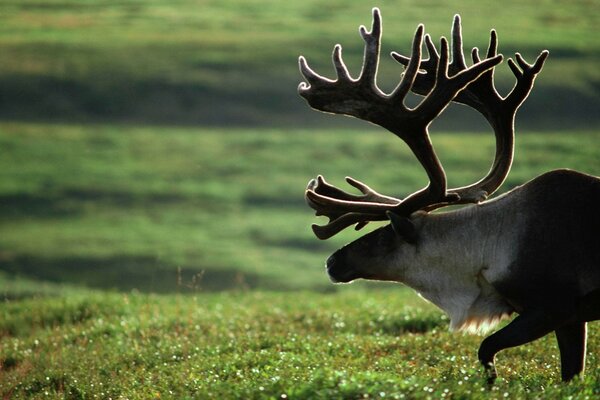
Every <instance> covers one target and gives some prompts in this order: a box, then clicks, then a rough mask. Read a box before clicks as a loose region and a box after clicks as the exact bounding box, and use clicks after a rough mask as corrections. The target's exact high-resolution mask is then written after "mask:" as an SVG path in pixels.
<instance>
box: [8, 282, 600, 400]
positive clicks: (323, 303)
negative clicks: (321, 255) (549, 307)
mask: <svg viewBox="0 0 600 400" xmlns="http://www.w3.org/2000/svg"><path fill="white" fill-rule="evenodd" d="M0 313H2V319H1V320H0V335H1V337H2V341H1V342H0V363H1V364H0V365H2V378H1V379H0V394H3V395H4V396H5V397H9V398H34V399H35V398H69V399H84V398H85V399H87V398H89V399H93V398H113V399H119V398H127V399H149V398H179V399H184V398H199V399H205V398H206V399H208V398H245V399H276V398H277V399H281V398H284V399H285V398H290V399H342V398H344V399H359V398H392V399H402V398H423V399H425V398H475V399H477V398H481V399H484V398H485V399H488V398H491V399H503V398H507V397H508V398H568V397H570V398H574V399H585V398H588V399H592V398H595V397H597V396H598V394H600V367H599V365H598V362H599V358H598V353H597V352H596V351H595V350H594V349H597V348H598V346H599V345H600V331H599V330H598V325H597V324H596V325H591V326H590V329H589V341H588V346H589V349H590V350H589V351H588V360H587V362H588V364H587V365H588V367H587V368H588V369H587V371H588V372H587V375H586V377H585V379H584V380H581V381H575V382H572V383H570V384H561V383H559V382H558V381H559V377H560V371H559V367H558V365H559V359H558V349H557V345H556V343H555V340H554V339H553V338H552V337H551V336H548V337H546V338H544V339H542V340H539V341H536V342H534V343H532V344H528V345H526V346H522V347H519V348H516V349H510V350H506V351H504V352H502V353H500V355H499V356H498V368H499V374H500V377H501V378H500V379H499V380H498V382H497V384H496V385H494V386H493V387H492V388H489V387H488V386H487V385H486V384H485V383H484V382H485V380H484V377H483V374H482V372H481V370H480V368H479V366H478V365H477V360H476V349H477V346H478V344H479V342H480V341H481V337H477V336H465V335H460V334H458V335H457V334H451V333H449V332H447V324H448V321H447V319H446V318H445V317H444V316H443V315H442V314H441V313H440V312H439V311H437V310H436V309H434V308H432V306H430V305H429V304H427V303H425V302H423V301H422V300H421V299H419V298H417V297H416V296H415V295H414V294H413V293H412V292H411V291H408V290H405V289H402V288H398V289H396V290H394V292H391V291H390V290H377V291H368V292H365V291H361V290H353V291H344V292H343V293H338V294H320V295H318V294H315V293H311V292H295V293H294V294H293V295H289V294H286V293H272V292H237V293H235V292H228V293H220V294H197V295H194V296H183V295H175V296H173V295H171V296H157V295H143V294H135V293H133V294H121V295H119V294H108V293H96V292H87V293H85V294H82V293H78V292H69V291H66V292H63V295H62V296H58V297H50V298H34V299H29V300H21V301H18V302H8V303H4V304H2V305H1V308H0Z"/></svg>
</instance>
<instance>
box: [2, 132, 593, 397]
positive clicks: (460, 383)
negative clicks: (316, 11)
mask: <svg viewBox="0 0 600 400" xmlns="http://www.w3.org/2000/svg"><path fill="white" fill-rule="evenodd" d="M433 139H434V142H435V145H436V148H437V150H438V152H439V155H440V157H441V159H442V161H443V162H444V164H445V166H446V169H447V171H448V175H449V179H450V184H451V185H452V186H457V185H462V184H466V183H468V182H470V181H472V180H474V179H476V178H477V177H480V176H481V175H482V174H483V173H484V172H485V171H486V170H487V168H488V167H489V164H490V162H491V158H492V156H493V153H494V149H493V138H492V137H491V134H490V133H487V134H461V135H456V134H452V135H451V134H435V135H434V138H433ZM599 146H600V137H599V134H598V132H594V131H588V132H573V133H571V134H565V133H562V132H545V133H534V132H530V133H521V134H519V136H518V141H517V152H516V161H515V165H514V168H513V171H512V173H511V175H510V177H509V179H508V181H507V182H506V184H505V186H504V188H503V189H502V190H501V191H505V190H508V189H509V188H511V187H513V186H515V185H518V184H521V183H523V182H524V181H527V180H529V179H531V178H533V177H534V176H536V175H538V174H539V173H542V172H544V171H547V170H549V169H553V168H560V167H571V168H574V169H578V170H582V171H586V172H588V173H592V174H596V175H599V174H600V163H599V162H598V157H597V154H598V152H599V150H600V148H599ZM0 148H1V149H2V157H0V293H1V295H2V298H3V301H2V302H1V303H0V396H2V397H3V398H16V399H18V398H33V399H37V398H68V399H94V398H113V399H119V398H120V399H125V398H127V399H148V398H182V399H184V398H190V399H191V398H200V399H203V398H248V399H275V398H279V399H281V398H294V399H335V398H498V399H500V398H506V397H509V398H540V397H547V398H567V397H569V396H571V397H572V398H580V399H585V398H590V399H591V398H594V397H597V396H598V394H600V383H599V382H600V375H599V374H600V368H599V366H598V361H599V360H598V356H597V352H596V349H598V345H599V344H600V343H599V342H600V336H599V334H600V332H599V331H598V324H590V328H589V343H588V346H589V351H588V370H587V371H588V372H587V375H586V377H585V379H584V380H582V381H576V382H573V383H570V384H566V385H565V384H560V383H559V382H558V381H559V376H560V371H559V358H558V350H557V346H556V343H555V341H554V339H553V338H552V337H551V336H549V337H546V338H544V339H542V340H540V341H537V342H535V343H532V344H530V345H527V346H523V347H519V348H516V349H511V350H507V351H504V352H502V353H501V354H500V356H499V358H498V364H499V365H498V367H499V373H500V376H501V379H500V380H499V381H498V383H497V384H496V385H495V386H494V387H493V388H491V389H490V388H488V387H487V386H485V385H484V378H483V376H482V374H481V371H480V368H479V366H478V365H477V360H476V349H477V346H478V344H479V342H480V341H481V337H478V336H464V335H460V334H451V333H449V332H447V326H448V321H447V318H446V317H445V316H444V315H443V314H442V313H441V312H440V311H439V310H437V309H435V308H434V307H433V306H431V305H430V304H428V303H426V302H424V301H423V300H421V299H420V298H418V297H417V296H416V295H415V294H414V293H413V292H412V291H410V290H407V289H403V288H402V287H401V286H398V285H391V284H371V285H367V284H364V283H363V284H353V285H350V286H333V285H331V284H329V283H328V282H327V278H326V276H325V274H324V272H323V267H322V265H323V261H324V259H325V258H326V257H327V255H328V254H329V253H330V252H332V251H333V250H334V249H335V248H337V247H338V246H340V245H341V244H342V243H344V242H346V241H348V240H352V239H353V238H356V237H357V234H356V233H354V232H344V233H343V234H342V235H340V237H336V238H334V239H332V240H331V241H327V242H321V241H318V240H317V239H315V238H314V237H313V236H312V233H311V232H310V229H309V226H310V224H311V223H312V222H315V221H317V220H316V219H315V217H314V216H312V213H311V212H310V210H309V209H308V208H307V207H306V206H305V205H304V202H303V199H302V195H303V188H304V186H305V184H306V182H307V180H308V179H309V178H310V177H314V176H315V175H317V174H318V173H323V174H324V175H325V176H327V177H328V179H330V181H332V182H334V183H336V184H342V183H343V182H342V177H343V176H344V175H352V176H355V177H357V178H359V179H362V180H365V181H367V182H369V183H370V184H372V185H373V186H374V187H376V188H378V189H379V190H381V192H384V193H393V194H399V195H402V194H405V193H407V192H409V191H413V190H415V189H418V188H420V187H421V186H423V185H424V183H425V179H426V178H425V175H424V173H423V172H422V171H421V169H420V168H419V167H418V166H417V165H416V163H415V162H414V160H413V157H412V156H411V155H410V154H409V153H408V151H407V149H406V146H404V145H403V144H402V143H400V142H399V141H398V140H397V139H396V138H394V137H393V136H392V135H389V134H387V133H385V132H381V131H370V130H368V129H367V130H365V131H351V130H350V131H347V130H345V131H331V130H310V131H309V130H286V131H283V130H276V129H272V130H251V129H244V130H226V129H208V128H181V127H180V128H173V127H134V126H127V125H77V124H55V125H51V124H34V123H2V124H0ZM465 153H468V154H465ZM224 289H227V290H224ZM251 289H252V290H251Z"/></svg>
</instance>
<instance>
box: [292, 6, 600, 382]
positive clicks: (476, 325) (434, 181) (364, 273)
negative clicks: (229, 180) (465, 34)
mask: <svg viewBox="0 0 600 400" xmlns="http://www.w3.org/2000/svg"><path fill="white" fill-rule="evenodd" d="M461 29H462V28H461V20H460V17H459V16H458V15H456V16H455V17H454V23H453V26H452V32H451V38H452V41H451V44H450V46H449V44H448V42H447V40H446V39H445V38H443V37H442V38H441V42H440V51H439V53H438V50H437V48H436V46H435V45H434V43H433V41H432V40H431V37H430V36H429V35H424V26H423V25H419V26H418V27H417V30H416V33H415V35H414V39H413V42H412V53H411V55H410V57H406V56H403V55H400V54H398V53H395V52H393V53H392V54H391V55H392V57H393V58H394V59H395V60H396V61H398V62H399V63H400V64H402V65H403V66H404V67H405V72H404V74H403V76H402V78H401V81H400V83H399V84H398V86H397V87H396V88H395V89H394V90H393V92H392V93H390V94H386V93H384V92H382V91H381V90H380V89H379V88H378V87H377V84H376V75H377V66H378V62H379V51H380V40H381V30H382V25H381V16H380V12H379V10H378V9H376V8H375V9H373V23H372V28H371V31H370V32H369V31H367V29H366V28H365V27H364V26H361V27H360V34H361V36H362V38H363V39H364V42H365V49H364V60H363V65H362V70H361V72H360V76H359V77H358V78H357V79H353V78H352V77H351V76H350V74H349V72H348V70H347V68H346V66H345V64H344V62H343V60H342V48H341V46H340V45H336V46H335V48H334V51H333V56H332V58H333V64H334V67H335V70H336V72H337V79H335V80H330V79H327V78H325V77H322V76H320V75H318V74H317V73H315V72H314V71H313V70H312V69H310V67H309V66H308V64H307V62H306V60H305V58H304V57H302V56H301V57H300V58H299V64H300V71H301V73H302V75H303V76H304V78H305V80H306V82H302V83H300V86H299V87H298V91H299V94H300V95H301V96H302V97H304V98H305V99H306V100H307V102H308V103H309V105H310V106H311V107H312V108H314V109H316V110H319V111H324V112H328V113H334V114H345V115H349V116H353V117H356V118H359V119H363V120H366V121H369V122H371V123H374V124H376V125H380V126H381V127H384V128H386V129H388V130H389V131H391V132H392V133H393V134H395V135H396V136H398V137H399V138H400V139H402V140H403V141H404V142H405V143H406V144H407V145H408V147H409V148H410V149H411V150H412V152H413V153H414V155H415V157H416V158H417V160H418V161H419V162H420V163H421V165H422V166H423V168H424V169H425V171H426V173H427V176H428V178H429V184H428V185H427V186H426V187H425V188H423V189H421V190H419V191H417V192H415V193H413V194H411V195H409V196H407V197H405V198H404V199H397V198H394V197H389V196H385V195H382V194H379V193H378V192H376V191H375V190H373V189H371V188H370V187H368V186H367V185H366V184H364V183H362V182H360V181H357V180H355V179H353V178H350V177H347V178H346V180H347V182H348V183H349V184H350V185H351V186H353V187H354V188H356V189H358V190H359V191H360V192H361V193H362V194H360V195H357V194H351V193H348V192H346V191H344V190H341V189H339V188H337V187H335V186H333V185H330V184H329V183H327V182H326V181H325V180H324V179H323V177H322V176H319V177H318V178H317V179H316V180H311V181H310V182H309V184H308V187H307V189H306V192H305V198H306V201H307V203H308V205H309V206H310V207H312V208H313V209H314V210H316V214H317V215H322V216H327V217H328V218H329V223H327V224H326V225H323V226H318V225H313V231H314V233H315V235H316V236H317V237H318V238H319V239H327V238H329V237H331V236H333V235H335V234H336V233H338V232H340V231H341V230H343V229H344V228H346V227H349V226H352V225H356V230H359V229H361V228H362V227H364V226H365V225H366V224H367V223H368V222H370V221H389V222H390V224H388V225H386V226H383V227H381V228H378V229H376V230H374V231H372V232H370V233H368V234H366V235H364V236H362V237H361V238H359V239H357V240H355V241H354V242H352V243H350V244H348V245H346V246H345V247H343V248H341V249H340V250H338V251H336V252H335V253H334V254H333V255H332V256H331V257H329V259H328V260H327V272H328V274H329V277H330V279H331V280H332V281H333V282H334V283H337V282H350V281H353V280H355V279H359V278H362V279H372V280H383V281H395V282H402V283H404V284H406V285H408V286H410V287H412V288H413V289H415V290H416V291H417V292H418V293H419V294H420V295H421V296H422V297H424V298H425V299H428V300H429V301H431V302H432V303H433V304H435V305H437V306H438V307H439V308H441V309H442V310H443V311H444V312H446V313H447V314H448V316H449V317H450V329H451V330H463V331H483V330H486V329H490V328H492V327H493V326H494V325H495V324H496V323H497V322H498V321H500V320H502V319H503V318H507V317H509V316H510V315H511V314H513V313H517V314H518V316H517V317H515V318H514V319H513V320H512V321H511V322H510V323H509V324H508V325H506V326H505V327H504V328H502V329H500V330H498V331H497V332H495V333H494V334H492V335H491V336H489V337H487V338H485V339H484V340H483V342H482V343H481V346H480V348H479V352H478V357H479V361H480V362H481V364H483V367H484V368H485V371H486V376H487V379H488V382H489V383H493V382H494V380H495V379H496V377H497V373H496V368H495V365H494V358H495V355H496V353H498V352H499V351H501V350H503V349H506V348H510V347H514V346H520V345H523V344H525V343H528V342H531V341H533V340H536V339H538V338H541V337H542V336H545V335H546V334H548V333H550V332H552V331H554V332H555V335H556V339H557V341H558V346H559V349H560V355H561V377H562V379H563V380H564V381H568V380H570V379H572V378H573V377H575V376H576V375H578V374H583V371H584V366H585V352H586V324H587V322H589V321H593V320H598V319H600V241H599V236H598V229H599V227H600V207H599V205H600V178H598V177H595V176H590V175H586V174H583V173H580V172H575V171H571V170H566V169H563V170H555V171H551V172H547V173H545V174H543V175H541V176H539V177H537V178H535V179H533V180H531V181H530V182H528V183H526V184H524V185H522V186H520V187H517V188H515V189H513V190H512V191H510V192H508V193H505V194H504V195H501V196H499V197H496V198H494V199H491V200H487V198H488V197H489V196H490V195H492V194H493V193H494V192H495V191H496V190H497V189H498V187H500V185H501V184H502V183H503V182H504V180H505V179H506V176H507V175H508V172H509V170H510V168H511V164H512V161H513V149H514V121H515V114H516V111H517V109H518V108H519V106H520V105H521V104H522V103H523V101H524V100H525V98H526V97H527V96H528V94H529V92H530V91H531V89H532V87H533V84H534V80H535V78H536V76H537V75H538V74H539V73H540V71H541V70H542V67H543V65H544V62H545V61H546V58H547V57H548V51H546V50H544V51H542V52H541V53H540V55H539V56H538V57H537V59H536V61H535V62H534V63H533V64H528V63H527V62H526V61H525V60H524V59H523V57H522V56H521V55H520V54H519V53H516V55H515V60H516V62H515V61H513V60H512V59H509V60H508V65H509V67H510V69H511V71H512V73H513V74H514V75H515V77H516V84H515V85H514V87H513V89H512V90H511V92H510V93H509V94H508V95H507V96H505V97H502V96H500V95H499V94H498V92H497V91H496V89H495V87H494V68H495V67H496V66H497V65H498V64H500V63H501V61H502V55H499V54H497V45H498V39H497V35H496V32H495V31H494V30H492V31H491V35H490V41H489V47H488V50H487V54H486V57H485V58H484V59H483V60H482V59H480V56H479V52H478V49H477V48H474V49H473V51H472V54H471V56H472V60H473V65H471V66H469V67H468V66H467V64H466V62H465V57H464V53H463V45H462V32H461ZM423 40H424V41H425V46H426V48H427V52H428V53H429V58H427V59H423V58H422V55H421V50H422V43H423ZM449 47H450V49H449ZM450 56H451V58H452V60H451V61H450ZM410 91H412V92H414V93H416V94H418V95H421V96H424V98H423V100H422V101H421V102H420V103H419V104H418V105H417V106H416V107H414V108H409V107H407V106H406V105H405V103H404V100H405V98H406V96H407V94H408V93H409V92H410ZM452 101H454V102H457V103H462V104H464V105H467V106H470V107H472V108H474V109H475V110H477V111H478V112H479V113H481V114H482V115H483V117H484V118H485V119H486V120H487V121H488V122H489V124H490V126H491V127H492V129H493V131H494V134H495V138H496V154H495V158H494V161H493V164H492V166H491V169H490V170H489V172H488V173H487V175H486V176H485V177H484V178H482V179H481V180H479V181H478V182H476V183H473V184H470V185H468V186H464V187H459V188H450V189H448V188H447V184H446V174H445V172H444V169H443V167H442V165H441V164H440V161H439V160H438V157H437V156H436V153H435V151H434V148H433V146H432V143H431V140H430V137H429V132H428V127H429V125H430V123H431V122H432V121H433V120H434V119H435V118H436V117H437V116H438V115H439V114H440V113H441V112H442V111H443V110H444V109H445V108H446V106H447V105H448V104H449V103H450V102H452ZM461 204H470V205H469V206H465V207H462V208H456V207H453V209H452V210H451V211H446V212H438V213H431V211H433V210H436V209H439V208H442V207H445V206H449V205H461Z"/></svg>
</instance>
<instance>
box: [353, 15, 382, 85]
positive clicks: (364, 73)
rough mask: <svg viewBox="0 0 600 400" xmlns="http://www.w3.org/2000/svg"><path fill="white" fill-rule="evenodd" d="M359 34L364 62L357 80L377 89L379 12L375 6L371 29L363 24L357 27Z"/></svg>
mask: <svg viewBox="0 0 600 400" xmlns="http://www.w3.org/2000/svg"><path fill="white" fill-rule="evenodd" d="M358 30H359V32H360V35H361V36H362V38H363V40H364V41H365V50H364V62H363V66H362V70H361V73H360V78H359V81H361V82H362V83H363V84H365V85H369V86H370V87H371V88H372V89H377V86H376V79H377V68H378V66H379V50H380V46H381V32H382V29H381V12H380V11H379V9H378V8H377V7H374V8H373V22H372V24H371V31H370V32H368V31H367V28H366V27H365V26H364V25H361V26H360V28H358Z"/></svg>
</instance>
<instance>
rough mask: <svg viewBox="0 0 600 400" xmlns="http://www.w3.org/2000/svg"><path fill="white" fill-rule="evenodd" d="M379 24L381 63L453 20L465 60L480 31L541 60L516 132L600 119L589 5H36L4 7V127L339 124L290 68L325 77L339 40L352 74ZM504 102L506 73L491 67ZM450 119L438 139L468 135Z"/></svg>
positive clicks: (597, 15)
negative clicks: (301, 64)
mask: <svg viewBox="0 0 600 400" xmlns="http://www.w3.org/2000/svg"><path fill="white" fill-rule="evenodd" d="M373 5H378V6H380V7H381V9H382V13H383V17H384V28H385V32H384V38H383V40H384V42H383V47H384V52H383V54H386V53H388V52H389V50H392V49H393V50H399V51H403V52H406V51H407V50H408V48H409V46H410V40H411V37H412V32H413V31H414V29H415V27H416V25H417V24H418V23H419V22H423V23H425V24H426V28H427V31H428V32H430V33H431V34H432V35H433V37H439V36H440V35H448V34H449V28H450V24H451V21H452V16H453V15H454V14H455V13H460V14H461V15H462V17H463V24H464V35H465V40H466V47H467V49H469V48H471V47H472V46H478V47H480V48H481V49H484V48H485V47H486V46H487V40H488V36H489V30H490V28H496V29H497V31H498V33H499V37H500V52H502V53H503V54H505V55H506V56H512V54H513V53H514V52H515V51H520V52H521V53H522V54H523V55H524V56H525V58H526V59H528V60H533V58H534V57H535V56H536V55H537V54H538V53H539V52H540V51H541V50H542V49H549V50H550V53H551V57H550V59H549V60H548V63H547V66H546V67H545V71H544V72H543V74H542V75H541V77H540V78H539V79H538V82H537V87H536V89H535V90H534V93H533V95H532V97H531V99H530V100H529V101H528V103H527V104H526V105H525V110H526V111H525V110H524V111H523V112H522V113H521V116H520V119H519V123H520V124H521V125H522V126H523V127H528V128H532V129H546V128H553V129H556V128H568V129H573V128H587V129H590V128H594V127H596V126H598V124H599V122H600V115H599V114H598V112H597V109H598V106H599V104H600V101H599V100H600V98H599V96H600V95H599V94H598V93H599V91H598V87H599V83H600V72H599V71H600V69H599V68H598V65H599V57H600V52H599V50H600V44H599V43H600V42H599V41H598V40H596V37H595V35H594V34H593V33H594V32H595V31H596V29H597V26H598V25H600V12H599V11H600V10H599V6H598V4H597V3H596V2H590V1H587V0H578V1H570V2H559V1H548V2H544V5H543V6H540V5H538V4H537V3H530V2H522V1H517V0H509V1H506V2H503V3H502V6H501V7H500V6H498V3H497V2H496V1H492V0H484V1H475V0H472V1H471V0H469V1H462V2H460V5H458V4H452V3H443V4H437V3H433V2H428V1H414V0H411V1H407V2H403V3H402V5H399V4H398V5H392V4H388V3H384V4H377V3H373V4H368V5H367V4H365V3H364V2H362V1H356V0H354V1H329V2H327V3H326V4H323V2H320V1H316V0H306V1H302V2H282V1H274V0H270V1H257V0H253V1H241V0H222V1H200V2H198V1H194V0H179V1H167V0H152V1H135V0H129V1H121V2H114V1H109V0H88V1H52V0H46V1H41V2H40V1H37V0H35V1H34V0H23V1H19V2H9V1H2V2H0V54H1V59H2V62H0V87H1V88H2V90H1V91H0V118H2V119H4V120H32V119H35V120H44V121H48V120H51V121H80V122H82V121H86V122H89V121H97V122H98V121H128V122H143V123H162V124H173V123H176V124H203V125H207V124H208V125H236V126H248V125H254V126H256V125H271V126H272V125H277V126H295V127H303V126H313V125H320V126H323V125H327V126H332V125H333V126H345V125H347V121H346V120H344V119H342V118H337V119H331V118H323V117H321V116H319V115H317V114H316V113H313V112H311V111H309V110H308V107H306V105H305V104H304V102H303V101H302V100H301V99H299V98H298V96H297V95H296V86H297V85H298V82H299V81H300V76H299V73H298V71H297V61H296V60H297V57H298V55H299V54H304V55H306V56H307V57H308V59H309V60H310V62H311V65H313V66H314V67H315V69H317V70H319V71H322V72H323V73H324V74H328V73H331V71H332V68H331V62H330V53H331V49H332V48H333V45H334V44H335V43H342V44H343V46H344V54H345V57H346V59H347V60H348V64H349V65H350V66H351V68H353V69H354V70H355V71H356V70H357V68H358V66H359V64H360V58H361V54H362V48H361V46H362V41H361V39H360V37H359V36H358V34H357V28H358V26H359V25H361V24H366V25H368V24H370V9H371V7H372V6H373ZM497 70H498V74H497V75H498V80H499V86H500V87H501V88H502V91H503V92H506V90H508V88H509V87H510V86H511V85H512V76H511V74H510V72H509V68H508V67H507V65H506V64H503V65H501V66H499V67H498V68H497ZM400 72H401V68H400V66H399V65H395V64H394V63H393V62H392V61H391V59H389V58H387V57H386V58H385V59H384V61H383V63H382V67H381V75H380V82H381V85H382V87H383V88H384V89H386V90H390V89H391V88H392V87H393V86H394V84H395V83H396V82H397V80H398V76H399V74H400ZM465 118H466V117H465V116H464V113H460V112H458V111H457V112H456V113H455V114H453V116H450V117H449V118H448V119H447V120H446V123H445V128H446V129H448V128H452V129H462V130H464V129H477V128H478V127H479V126H480V125H479V123H478V122H477V121H475V122H470V123H465V122H464V119H465Z"/></svg>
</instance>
